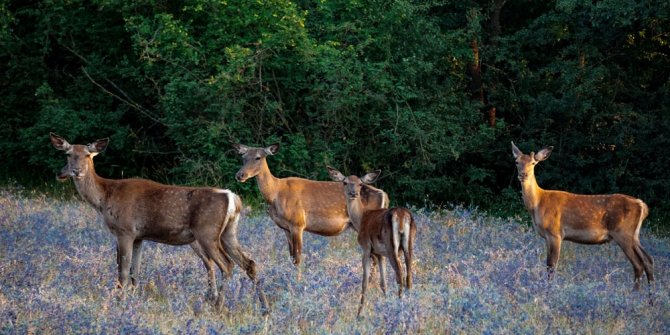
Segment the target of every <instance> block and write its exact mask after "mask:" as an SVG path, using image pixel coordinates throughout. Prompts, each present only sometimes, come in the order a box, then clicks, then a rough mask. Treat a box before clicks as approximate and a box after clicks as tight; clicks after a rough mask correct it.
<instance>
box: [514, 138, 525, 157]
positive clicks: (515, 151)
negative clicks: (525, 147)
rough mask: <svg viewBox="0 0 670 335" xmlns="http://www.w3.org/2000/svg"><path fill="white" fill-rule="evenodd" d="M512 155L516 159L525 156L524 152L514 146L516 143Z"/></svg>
mask: <svg viewBox="0 0 670 335" xmlns="http://www.w3.org/2000/svg"><path fill="white" fill-rule="evenodd" d="M512 155H514V159H517V158H519V156H521V155H523V152H521V150H519V148H517V147H516V145H514V142H512Z"/></svg>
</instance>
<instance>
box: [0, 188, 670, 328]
mask: <svg viewBox="0 0 670 335" xmlns="http://www.w3.org/2000/svg"><path fill="white" fill-rule="evenodd" d="M519 201H521V200H520V199H519ZM652 211H653V208H652ZM414 214H415V219H416V221H417V226H418V231H417V243H416V247H415V258H416V259H415V273H414V284H415V286H414V288H413V290H412V291H411V292H409V293H408V294H405V295H404V296H403V298H402V299H397V297H396V295H395V292H396V290H397V286H396V284H395V282H394V281H393V280H392V277H391V276H392V274H393V271H392V269H391V267H390V266H387V272H388V273H387V275H388V279H387V280H388V283H389V284H388V286H389V294H388V295H387V296H383V295H382V293H381V290H380V289H379V284H378V276H379V273H378V272H375V273H374V274H373V285H372V286H371V287H370V289H369V290H368V297H367V306H366V308H365V310H364V312H363V317H362V319H361V320H357V319H356V310H357V307H358V302H359V299H360V286H361V285H360V283H361V275H362V269H361V261H360V252H359V249H358V245H357V243H356V239H355V232H354V231H353V230H347V231H345V232H344V233H343V234H341V235H340V236H338V237H334V238H324V237H320V236H316V235H312V234H305V235H304V241H305V243H304V247H303V256H304V268H303V276H302V280H300V281H297V280H296V278H295V277H296V276H295V274H296V271H295V269H294V267H293V265H292V263H291V261H290V258H289V253H288V247H287V243H286V237H285V235H284V233H283V232H282V231H281V230H280V229H279V228H277V227H276V226H275V225H274V223H273V222H272V221H271V220H270V219H269V217H268V216H267V215H265V214H263V213H261V214H249V213H246V214H245V215H244V216H243V218H242V220H241V223H240V227H239V231H238V235H239V237H240V242H241V244H242V246H243V247H244V248H245V249H246V251H247V253H248V254H249V255H250V256H251V258H252V259H254V260H255V261H256V263H257V264H258V272H259V276H260V278H261V284H262V287H263V289H264V291H265V293H266V295H267V296H268V299H269V301H270V306H271V307H270V308H271V312H270V314H269V315H268V316H263V315H262V314H261V313H260V306H259V303H258V300H257V298H256V296H255V295H254V291H253V287H252V285H251V282H250V281H249V280H248V279H247V277H246V276H245V275H244V273H243V272H242V271H241V269H240V268H239V267H236V268H235V270H234V273H233V275H232V277H231V278H229V279H227V280H226V281H225V282H224V284H223V294H224V295H225V296H226V304H225V306H224V309H223V311H221V312H216V311H215V310H214V308H213V306H212V305H211V304H210V303H209V302H208V301H207V300H206V299H205V293H206V288H207V284H206V283H207V280H206V273H205V269H204V267H203V265H202V263H201V261H200V260H199V259H198V258H197V257H196V256H195V254H194V253H193V252H192V251H191V249H190V247H188V246H183V247H174V246H167V245H161V244H156V243H153V242H145V246H144V254H143V264H142V273H141V275H140V285H139V286H138V287H137V288H136V289H135V290H134V291H131V290H126V291H123V292H120V291H119V290H116V289H114V285H115V281H116V277H117V268H116V257H115V252H116V247H115V241H114V239H113V237H112V235H111V233H110V232H108V231H107V229H106V228H105V227H104V225H103V223H102V221H101V219H100V218H99V217H98V215H97V213H96V212H95V211H94V210H93V209H92V208H91V207H90V206H88V205H86V204H85V203H84V202H82V201H79V200H67V201H65V200H58V199H55V198H53V197H48V196H45V195H39V194H28V195H20V193H19V192H15V191H8V190H4V191H0V333H2V334H30V333H32V334H78V333H96V334H121V333H127V334H136V333H141V334H164V333H187V334H213V333H226V334H229V333H232V334H257V333H267V334H282V333H291V334H296V333H304V334H330V333H337V334H357V333H360V334H368V333H374V334H376V333H410V334H414V333H429V334H433V333H439V334H443V333H458V334H461V333H466V334H537V333H559V334H571V333H579V334H663V333H665V334H667V333H670V283H669V282H668V278H670V270H669V268H670V243H669V242H670V240H669V239H668V238H660V237H655V236H653V235H652V234H651V232H650V231H649V230H648V229H643V230H642V232H641V241H642V245H643V246H644V247H645V248H646V250H647V251H648V252H649V254H650V255H651V256H652V257H653V258H654V261H655V274H656V283H655V285H654V286H653V287H652V290H651V294H652V296H653V300H654V305H653V306H650V304H649V298H648V288H649V287H648V285H647V284H646V279H645V283H644V285H643V286H642V290H641V291H639V292H635V291H633V290H632V287H633V281H632V277H633V274H632V267H631V265H630V264H629V262H628V260H627V259H626V258H625V257H624V255H623V252H622V251H621V250H620V249H619V247H618V246H616V245H614V244H606V245H601V246H585V245H577V244H574V243H570V242H566V243H564V244H563V251H562V254H561V260H560V262H559V267H558V271H557V275H556V277H555V278H554V280H552V281H547V280H546V277H545V266H544V263H545V259H544V258H545V244H544V240H542V239H541V238H540V237H539V236H538V235H537V234H536V233H535V232H534V231H532V229H530V228H529V227H528V226H527V225H526V224H523V223H521V222H520V220H519V218H509V219H506V218H505V219H503V218H494V217H490V216H487V215H486V213H483V212H478V211H476V210H470V209H466V208H455V209H453V210H440V209H434V210H431V209H415V210H414ZM219 279H220V276H219ZM121 293H123V294H121Z"/></svg>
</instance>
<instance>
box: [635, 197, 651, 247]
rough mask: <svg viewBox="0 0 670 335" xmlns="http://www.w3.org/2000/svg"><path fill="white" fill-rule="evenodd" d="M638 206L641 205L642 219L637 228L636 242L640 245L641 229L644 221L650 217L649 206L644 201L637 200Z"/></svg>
mask: <svg viewBox="0 0 670 335" xmlns="http://www.w3.org/2000/svg"><path fill="white" fill-rule="evenodd" d="M637 202H638V204H639V205H640V219H639V221H638V222H637V227H636V228H635V237H634V238H635V242H636V243H637V244H640V228H642V221H644V219H646V218H647V215H649V206H647V204H645V203H644V201H642V200H639V199H638V200H637Z"/></svg>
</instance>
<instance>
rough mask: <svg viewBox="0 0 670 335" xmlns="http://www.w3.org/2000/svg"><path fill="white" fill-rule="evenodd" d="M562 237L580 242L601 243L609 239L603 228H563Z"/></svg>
mask: <svg viewBox="0 0 670 335" xmlns="http://www.w3.org/2000/svg"><path fill="white" fill-rule="evenodd" d="M563 239H564V240H567V241H571V242H576V243H582V244H602V243H607V242H609V241H610V239H611V238H610V236H609V234H608V232H607V230H605V229H598V228H594V229H587V228H582V229H573V228H570V227H564V228H563Z"/></svg>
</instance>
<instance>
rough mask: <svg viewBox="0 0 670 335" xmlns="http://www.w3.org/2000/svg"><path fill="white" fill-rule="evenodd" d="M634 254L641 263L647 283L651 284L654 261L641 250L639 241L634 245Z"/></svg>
mask: <svg viewBox="0 0 670 335" xmlns="http://www.w3.org/2000/svg"><path fill="white" fill-rule="evenodd" d="M635 253H637V255H638V257H639V258H640V260H641V261H642V266H644V272H645V273H646V274H647V282H648V283H649V284H651V283H652V282H653V281H654V260H653V259H652V258H651V256H649V254H648V253H647V251H646V250H644V248H642V245H641V244H640V242H639V241H637V243H636V244H635Z"/></svg>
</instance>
